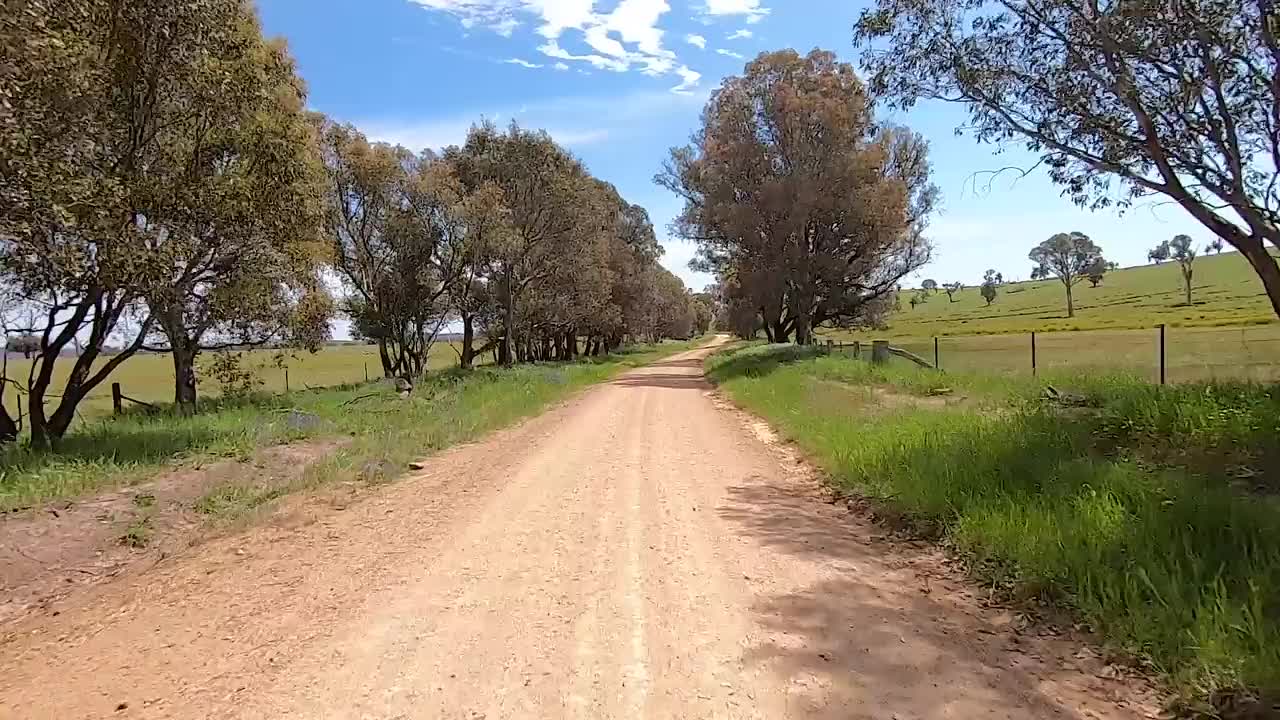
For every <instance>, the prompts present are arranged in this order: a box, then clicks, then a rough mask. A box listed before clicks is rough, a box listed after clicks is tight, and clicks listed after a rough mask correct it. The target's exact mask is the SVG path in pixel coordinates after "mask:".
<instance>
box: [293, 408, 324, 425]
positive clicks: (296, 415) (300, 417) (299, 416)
mask: <svg viewBox="0 0 1280 720" xmlns="http://www.w3.org/2000/svg"><path fill="white" fill-rule="evenodd" d="M322 422H323V421H322V420H321V419H320V416H319V415H312V414H311V413H307V412H302V411H301V410H290V411H289V414H288V415H287V416H285V419H284V424H285V427H287V428H289V429H290V430H314V429H315V428H317V427H320V425H321V423H322Z"/></svg>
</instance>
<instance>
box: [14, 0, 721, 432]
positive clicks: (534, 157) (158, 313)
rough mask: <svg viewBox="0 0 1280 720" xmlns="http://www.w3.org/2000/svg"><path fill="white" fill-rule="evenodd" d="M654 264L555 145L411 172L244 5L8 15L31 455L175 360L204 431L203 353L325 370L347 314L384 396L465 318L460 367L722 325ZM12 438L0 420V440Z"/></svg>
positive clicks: (481, 152)
mask: <svg viewBox="0 0 1280 720" xmlns="http://www.w3.org/2000/svg"><path fill="white" fill-rule="evenodd" d="M659 252H660V250H659V247H658V245H657V243H656V241H655V239H654V234H653V229H652V226H651V224H650V222H649V219H648V218H647V217H646V216H645V214H644V211H643V210H641V209H639V208H637V207H635V206H631V205H628V204H627V203H626V202H625V201H623V200H622V199H621V198H620V197H618V194H617V193H616V191H614V189H613V188H611V187H609V186H608V185H606V184H604V183H602V182H600V181H599V180H597V179H595V178H592V177H591V176H590V175H589V174H588V173H587V172H586V170H585V169H584V168H583V167H582V166H581V164H580V163H579V162H577V161H576V160H575V159H573V158H572V157H571V156H570V155H569V154H568V153H566V152H565V151H564V150H563V149H561V148H560V147H558V146H556V144H555V143H554V142H553V141H552V140H551V139H550V138H549V137H548V136H547V135H546V134H545V133H539V132H530V131H526V130H523V129H520V128H516V127H512V128H511V129H510V130H508V131H506V132H499V131H498V130H497V129H495V128H493V127H489V126H480V127H477V128H475V129H474V130H473V131H472V133H471V134H470V136H469V137H468V139H467V142H466V143H465V144H464V145H463V146H462V147H458V148H449V149H447V150H445V151H444V152H443V153H441V154H439V155H435V154H431V153H423V154H415V153H412V152H410V151H408V150H405V149H403V148H396V147H391V146H386V145H380V144H377V143H370V142H368V141H367V140H366V139H365V138H363V137H361V136H360V134H359V133H358V132H356V131H355V130H354V129H352V128H350V127H346V126H341V125H338V124H336V123H333V122H331V121H329V120H327V119H325V118H323V117H320V116H318V115H316V114H313V113H310V112H308V111H307V109H306V92H305V87H304V83H303V82H302V80H301V79H300V78H299V77H298V75H297V72H296V69H295V66H294V62H293V59H292V58H291V57H290V56H289V54H288V51H287V49H286V47H285V46H284V44H283V42H280V41H270V40H267V39H265V38H264V37H263V34H262V30H261V28H260V26H259V23H258V20H257V17H256V14H255V12H254V11H253V9H252V6H251V5H250V4H249V3H246V2H243V0H189V1H187V2H182V3H173V2H164V1H161V0H27V1H26V2H22V3H19V4H18V6H17V8H16V9H15V8H8V9H7V10H6V12H5V13H3V14H0V319H2V320H3V322H4V330H5V332H6V337H7V339H8V338H12V340H11V341H8V342H7V345H8V346H9V347H10V348H12V349H14V350H15V351H17V352H22V353H23V354H24V355H29V356H30V359H31V362H30V364H29V372H28V373H27V376H26V377H25V378H5V381H4V382H0V401H2V400H3V393H4V391H5V390H6V389H9V388H12V387H13V386H14V385H17V386H18V388H19V389H20V391H21V392H23V393H25V395H26V397H25V398H24V401H25V402H24V404H25V406H26V410H27V412H26V416H27V422H28V423H29V430H30V433H31V441H32V443H33V445H35V446H37V447H48V446H51V445H54V444H56V442H57V441H58V440H59V439H60V438H61V437H62V436H63V435H64V434H65V433H66V431H67V429H68V428H69V426H70V424H71V422H72V419H73V418H74V417H75V414H76V408H77V407H78V405H79V404H80V402H81V401H82V400H83V399H84V397H85V396H86V395H87V394H88V393H90V392H91V391H93V390H94V389H95V388H97V387H98V386H100V385H102V384H103V383H104V382H105V381H106V380H107V379H108V378H109V377H110V376H111V374H112V373H113V372H114V371H115V370H116V369H117V368H118V367H119V366H120V365H121V364H122V363H124V362H125V361H127V360H128V359H129V358H130V357H132V356H133V355H135V354H136V353H138V352H141V351H143V350H151V351H159V352H165V353H168V354H169V355H170V356H171V358H172V361H173V367H174V377H175V388H174V399H175V402H176V404H177V406H178V407H179V408H180V409H181V410H182V411H184V412H192V411H194V410H195V407H196V399H197V397H196V387H197V377H196V358H197V356H198V355H199V354H200V353H202V352H207V351H210V350H219V349H226V348H237V349H240V348H245V347H255V346H268V345H269V346H272V347H288V348H296V349H300V350H315V349H317V348H318V347H319V346H320V345H321V344H322V343H323V342H324V341H325V340H327V339H328V337H329V327H330V321H331V319H332V317H333V316H334V314H335V312H338V311H339V310H342V311H345V312H347V313H348V314H350V315H351V317H352V319H353V323H354V325H355V327H356V328H357V329H358V330H359V331H360V332H361V333H362V334H364V335H366V336H367V337H370V338H371V339H373V340H374V341H375V342H376V343H377V344H378V346H379V351H380V356H381V358H382V365H383V370H384V372H385V373H386V374H387V375H389V376H391V375H396V376H410V375H414V374H418V373H421V372H422V371H423V370H424V369H425V367H426V357H427V353H428V352H429V351H430V349H431V345H432V344H433V342H434V340H435V338H436V337H437V334H438V333H439V331H440V330H441V329H442V328H443V327H445V326H446V325H448V324H449V323H451V322H459V323H461V324H462V326H463V328H464V335H465V336H467V337H466V338H465V339H464V343H463V349H462V355H463V357H462V364H463V365H469V364H470V363H471V362H472V361H473V360H474V358H475V356H476V355H477V354H478V353H480V352H483V351H485V350H487V349H489V348H491V347H496V348H497V349H498V359H499V360H500V361H501V362H504V363H513V362H518V361H521V360H537V359H544V358H552V357H558V358H569V357H573V356H575V355H577V354H579V353H582V352H590V353H600V352H606V351H607V350H609V349H610V348H614V347H616V346H617V345H618V344H620V343H621V342H623V341H624V340H625V339H627V338H648V339H657V338H661V337H670V336H685V335H688V334H690V333H691V332H694V331H695V330H697V329H705V327H706V325H707V322H708V318H709V317H710V314H711V313H710V310H709V309H707V308H705V307H700V304H699V302H698V301H695V300H694V298H693V297H692V296H691V295H690V294H689V293H688V292H687V291H686V290H685V289H684V287H683V285H682V284H681V283H680V281H679V280H678V279H677V278H675V277H674V276H672V275H671V274H670V273H668V272H667V271H665V270H663V269H662V268H661V267H660V266H659V265H658V264H657V257H658V254H659ZM331 275H336V276H337V277H338V278H339V279H340V280H341V284H342V286H343V292H342V293H341V294H340V296H339V297H337V298H335V297H334V296H333V293H332V292H331V289H330V287H329V285H330V283H329V282H327V281H326V277H328V276H331ZM583 339H585V343H586V345H585V347H582V346H581V342H582V340H583ZM109 343H110V345H109ZM63 366H69V367H67V368H66V370H65V371H63V370H62V368H63ZM55 369H57V370H58V375H59V376H61V377H65V383H64V384H63V386H62V387H61V388H60V389H59V391H58V392H57V393H55V392H53V383H54V377H55ZM16 428H17V424H16V422H15V420H14V418H13V417H11V416H10V415H9V413H8V411H7V410H6V409H4V406H3V403H2V402H0V438H3V437H13V436H14V435H16Z"/></svg>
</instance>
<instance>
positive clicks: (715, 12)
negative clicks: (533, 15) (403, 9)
mask: <svg viewBox="0 0 1280 720" xmlns="http://www.w3.org/2000/svg"><path fill="white" fill-rule="evenodd" d="M419 1H421V0H419ZM460 1H465V0H460ZM703 12H704V13H706V14H707V15H709V16H711V17H726V16H735V15H741V16H743V17H745V18H746V20H747V22H748V23H749V24H752V25H754V24H756V23H758V22H760V21H761V20H763V19H764V17H765V16H766V15H768V14H769V8H766V7H761V6H760V0H707V4H706V6H705V7H704V8H703Z"/></svg>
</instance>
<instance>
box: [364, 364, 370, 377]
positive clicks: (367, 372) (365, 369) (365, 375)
mask: <svg viewBox="0 0 1280 720" xmlns="http://www.w3.org/2000/svg"><path fill="white" fill-rule="evenodd" d="M364 381H365V382H369V361H368V360H365V361H364Z"/></svg>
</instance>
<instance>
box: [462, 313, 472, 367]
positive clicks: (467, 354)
mask: <svg viewBox="0 0 1280 720" xmlns="http://www.w3.org/2000/svg"><path fill="white" fill-rule="evenodd" d="M475 342H476V328H475V319H474V318H473V317H472V316H471V314H470V313H465V314H463V316H462V356H461V357H460V358H459V360H458V362H459V364H460V365H461V367H462V369H463V370H470V369H471V366H472V365H474V364H475V360H476V355H475V352H476V351H475Z"/></svg>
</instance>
